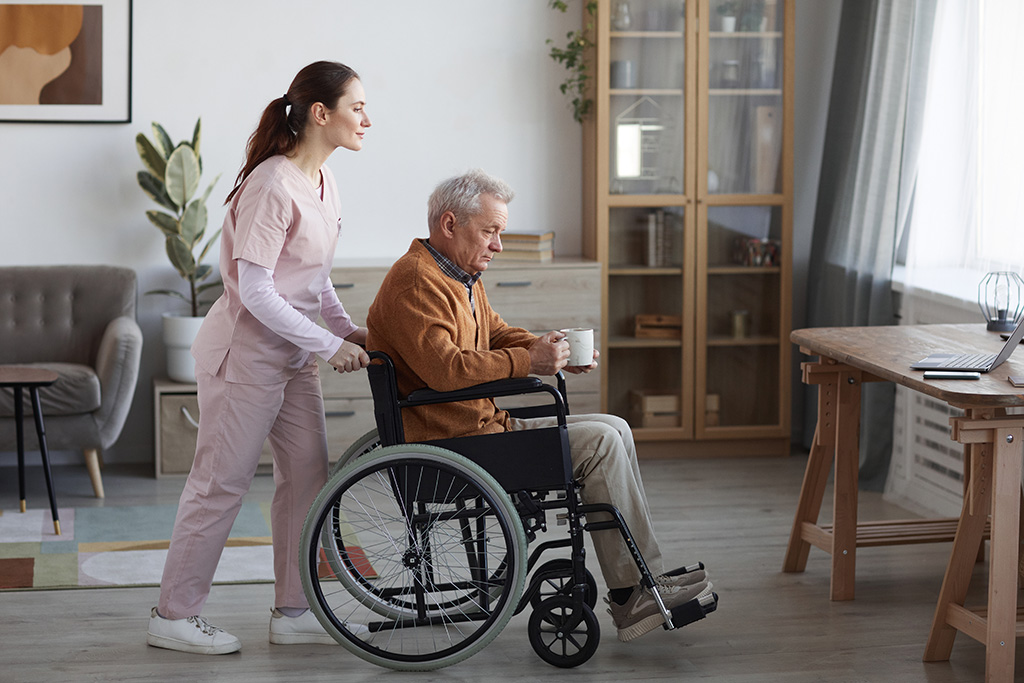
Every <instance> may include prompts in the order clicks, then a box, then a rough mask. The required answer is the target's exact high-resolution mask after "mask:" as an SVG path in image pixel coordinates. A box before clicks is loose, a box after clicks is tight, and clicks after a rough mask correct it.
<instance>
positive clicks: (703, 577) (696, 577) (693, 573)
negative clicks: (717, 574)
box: [654, 562, 708, 588]
mask: <svg viewBox="0 0 1024 683" xmlns="http://www.w3.org/2000/svg"><path fill="white" fill-rule="evenodd" d="M707 580H708V575H707V572H706V571H705V570H704V563H703V562H698V563H697V564H691V565H688V566H685V567H676V568H675V569H671V570H669V571H667V572H665V573H664V574H662V575H661V576H655V577H654V581H655V582H656V583H657V584H658V585H659V586H678V587H680V588H683V587H685V586H692V585H694V584H698V583H702V582H704V581H707Z"/></svg>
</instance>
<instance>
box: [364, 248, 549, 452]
mask: <svg viewBox="0 0 1024 683" xmlns="http://www.w3.org/2000/svg"><path fill="white" fill-rule="evenodd" d="M473 301H474V303H475V304H476V315H475V316H474V314H473V312H472V311H471V310H470V306H469V294H468V292H467V291H466V286H465V285H463V284H462V283H461V282H458V281H456V280H455V279H453V278H451V277H449V276H447V275H445V274H444V273H443V272H442V271H441V268H440V267H439V266H438V265H437V262H436V261H435V260H434V257H433V256H432V255H431V254H430V252H429V251H427V248H426V247H424V246H423V244H422V243H421V242H420V241H419V240H413V243H412V245H411V246H410V247H409V251H408V252H406V254H405V255H404V256H402V258H400V259H399V260H398V261H396V262H395V264H394V265H393V266H391V270H390V271H388V274H387V276H386V277H385V278H384V283H383V284H382V285H381V287H380V290H379V291H378V292H377V297H376V298H375V299H374V301H373V304H372V305H371V306H370V312H369V316H368V317H367V320H366V326H367V329H368V330H369V334H368V336H367V339H366V348H367V349H369V350H377V351H383V352H385V353H386V354H388V355H389V356H390V357H391V359H392V360H393V361H394V363H395V371H396V373H397V379H398V393H399V395H401V396H406V395H408V394H409V392H411V391H414V390H416V389H422V388H424V387H429V388H431V389H434V390H435V391H452V390H455V389H462V388H465V387H469V386H473V385H474V384H480V383H482V382H491V381H494V380H498V379H505V378H508V377H526V376H527V375H529V374H530V354H529V352H528V351H527V348H529V347H530V346H531V345H532V344H533V342H534V341H536V339H537V337H536V336H534V335H533V334H530V333H529V332H527V331H526V330H523V329H520V328H518V327H509V326H508V325H507V324H505V321H504V320H502V319H501V316H499V315H498V314H497V313H495V312H494V311H493V310H492V309H491V307H490V304H488V302H487V293H486V292H485V291H484V285H483V281H482V280H477V282H476V284H475V285H473ZM402 422H403V424H404V426H405V437H406V440H408V441H426V440H430V439H445V438H451V437H455V436H466V435H469V434H490V433H495V432H501V431H506V430H507V429H508V413H506V412H505V411H503V410H499V409H498V408H497V407H496V406H495V405H494V402H493V401H492V400H489V399H481V400H476V401H464V402H461V403H443V404H435V405H429V406H419V407H417V408H408V409H406V410H405V411H404V412H403V413H402Z"/></svg>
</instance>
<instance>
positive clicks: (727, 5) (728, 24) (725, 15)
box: [715, 0, 739, 33]
mask: <svg viewBox="0 0 1024 683" xmlns="http://www.w3.org/2000/svg"><path fill="white" fill-rule="evenodd" d="M715 11H716V12H718V15H719V16H720V17H721V22H722V32H723V33H732V32H733V31H735V30H736V13H737V12H738V11H739V4H738V3H736V2H734V1H733V0H726V2H720V3H718V6H717V7H716V8H715Z"/></svg>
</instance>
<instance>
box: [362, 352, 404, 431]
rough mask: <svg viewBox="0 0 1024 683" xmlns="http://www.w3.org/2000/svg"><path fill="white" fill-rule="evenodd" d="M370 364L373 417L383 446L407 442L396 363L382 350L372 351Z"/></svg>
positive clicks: (369, 375)
mask: <svg viewBox="0 0 1024 683" xmlns="http://www.w3.org/2000/svg"><path fill="white" fill-rule="evenodd" d="M369 356H370V365H369V367H367V368H366V373H367V376H368V377H369V380H370V393H371V394H372V395H373V417H374V420H376V422H377V435H378V437H379V438H380V443H381V445H382V446H393V445H395V444H399V443H405V428H404V427H403V426H402V411H401V409H400V408H399V407H398V381H397V380H396V379H395V365H394V363H393V362H392V361H391V358H390V357H389V356H388V355H387V354H386V353H383V352H382V351H370V353H369Z"/></svg>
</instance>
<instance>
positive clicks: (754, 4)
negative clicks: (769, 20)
mask: <svg viewBox="0 0 1024 683" xmlns="http://www.w3.org/2000/svg"><path fill="white" fill-rule="evenodd" d="M763 19H764V0H747V4H746V6H745V7H744V9H743V14H742V15H741V16H740V21H739V25H740V30H741V31H758V30H760V29H761V21H762V20H763Z"/></svg>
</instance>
